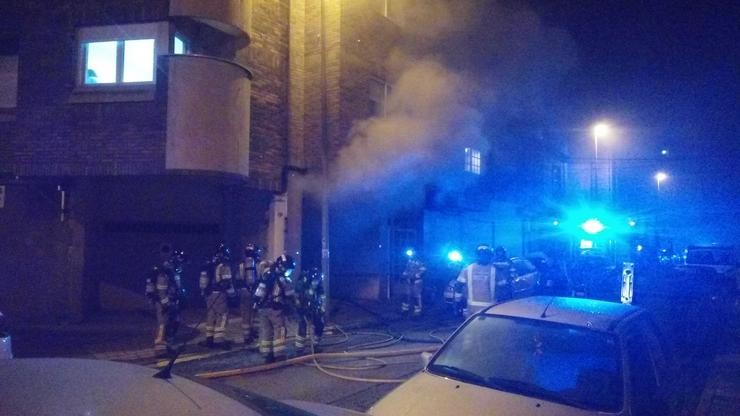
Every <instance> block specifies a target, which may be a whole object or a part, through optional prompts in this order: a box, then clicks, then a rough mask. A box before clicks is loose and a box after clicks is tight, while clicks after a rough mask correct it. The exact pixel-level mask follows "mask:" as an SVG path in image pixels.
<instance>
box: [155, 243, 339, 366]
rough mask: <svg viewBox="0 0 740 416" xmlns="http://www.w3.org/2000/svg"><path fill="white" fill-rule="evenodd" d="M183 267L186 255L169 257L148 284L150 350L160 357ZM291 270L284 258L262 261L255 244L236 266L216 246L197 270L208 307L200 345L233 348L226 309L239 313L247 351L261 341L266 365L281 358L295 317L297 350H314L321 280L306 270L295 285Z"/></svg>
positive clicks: (172, 329)
mask: <svg viewBox="0 0 740 416" xmlns="http://www.w3.org/2000/svg"><path fill="white" fill-rule="evenodd" d="M184 262H185V255H184V253H182V252H181V251H177V250H176V251H173V252H172V255H171V256H169V258H166V259H165V260H164V261H163V263H162V265H161V266H157V267H155V268H154V269H153V270H152V271H151V273H150V274H149V276H147V279H146V293H147V296H148V297H149V299H150V300H151V301H152V303H153V304H154V306H155V310H156V315H157V331H156V336H155V340H154V347H155V351H156V352H157V354H158V355H164V354H166V353H167V352H168V350H169V349H170V348H171V347H172V345H173V343H174V337H175V333H176V332H177V328H178V326H179V322H180V307H179V303H180V302H181V301H182V300H183V297H184V290H183V285H182V278H181V276H182V266H183V264H184ZM295 268H296V264H295V261H294V260H293V258H291V256H289V255H286V254H283V255H280V256H279V257H278V258H277V259H275V260H274V261H269V260H266V259H262V251H261V250H260V248H259V247H257V246H256V245H254V244H247V245H246V246H245V248H244V255H243V258H242V259H241V261H240V262H239V263H238V264H235V263H234V262H233V261H232V255H231V250H230V249H229V248H228V247H226V246H225V245H224V244H221V245H219V247H218V249H217V250H216V252H215V254H214V255H213V257H212V258H210V259H208V260H207V261H205V262H204V264H203V265H202V266H201V269H200V278H199V282H198V283H199V288H200V292H201V295H202V296H203V297H204V298H205V303H206V317H205V335H206V338H205V341H203V343H202V345H203V346H205V347H208V348H221V349H230V348H231V343H230V341H229V340H227V339H226V325H227V323H228V319H229V308H230V307H238V309H239V314H240V316H241V329H242V335H243V338H244V343H245V345H250V344H252V343H253V342H254V341H255V340H257V339H258V338H259V342H258V346H259V351H260V353H261V354H263V356H264V357H265V360H266V361H267V362H273V361H275V360H279V359H284V358H285V352H286V351H285V349H286V345H285V343H286V336H287V322H288V319H289V318H290V316H292V315H293V313H294V312H297V313H298V330H297V334H296V337H295V347H296V350H297V351H299V352H301V351H303V350H304V349H305V348H306V346H311V344H310V342H313V346H314V347H315V346H316V344H318V342H319V340H320V338H321V335H322V334H323V331H324V315H325V294H324V288H323V274H322V273H321V271H320V270H319V269H318V268H315V267H314V268H308V269H307V270H306V271H304V272H303V273H301V274H300V275H299V276H298V277H297V278H296V279H294V278H293V276H292V275H293V272H294V270H295ZM255 318H256V320H257V321H258V326H256V325H255V323H254V321H255ZM309 328H310V329H311V332H310V333H309Z"/></svg>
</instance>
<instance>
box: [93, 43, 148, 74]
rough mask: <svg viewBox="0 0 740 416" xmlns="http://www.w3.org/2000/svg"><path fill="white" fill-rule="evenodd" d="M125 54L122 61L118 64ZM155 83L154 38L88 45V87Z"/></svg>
mask: <svg viewBox="0 0 740 416" xmlns="http://www.w3.org/2000/svg"><path fill="white" fill-rule="evenodd" d="M119 51H122V52H123V53H122V55H123V62H119V61H118V56H119ZM152 81H154V39H137V40H126V41H107V42H89V43H86V44H85V84H116V83H121V82H123V83H131V82H152Z"/></svg>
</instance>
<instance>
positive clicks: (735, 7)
mask: <svg viewBox="0 0 740 416" xmlns="http://www.w3.org/2000/svg"><path fill="white" fill-rule="evenodd" d="M532 7H534V8H535V9H536V10H537V11H538V13H539V14H540V15H541V16H542V18H543V21H544V22H545V24H547V25H553V26H556V27H561V28H564V29H565V30H566V31H567V32H568V34H569V35H570V36H571V37H572V39H573V41H574V43H575V45H576V48H577V65H576V66H575V67H574V68H573V69H572V70H571V71H570V72H569V73H568V75H567V76H566V78H565V82H564V85H561V86H560V88H559V90H558V99H559V104H560V105H558V106H557V112H558V119H559V120H558V121H559V124H560V127H561V128H572V127H571V126H584V125H587V124H588V123H590V122H591V120H596V119H599V118H605V119H609V120H613V122H614V123H615V124H618V125H619V126H621V128H622V129H623V130H624V131H623V133H625V134H624V135H622V136H623V137H621V139H622V140H625V141H627V143H629V144H630V146H620V148H619V150H620V151H621V152H622V154H624V155H627V156H630V155H635V156H650V152H651V151H654V150H656V147H657V148H659V147H661V146H666V147H668V148H669V149H670V150H671V151H672V154H673V155H674V156H676V157H691V156H701V157H712V156H719V155H723V154H726V152H727V151H728V150H732V151H737V150H738V131H739V129H738V124H739V120H740V112H739V111H738V91H739V89H738V79H739V78H740V73H739V72H738V70H739V69H738V62H740V61H739V60H738V55H739V54H740V52H739V51H740V45H739V44H738V42H740V36H739V35H738V33H739V32H738V31H739V30H740V29H739V26H740V13H739V11H740V2H737V1H572V0H571V1H567V0H548V1H542V2H533V3H532ZM630 147H631V148H630ZM652 155H653V156H654V154H652Z"/></svg>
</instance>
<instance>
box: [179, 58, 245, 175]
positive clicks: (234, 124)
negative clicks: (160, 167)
mask: <svg viewBox="0 0 740 416" xmlns="http://www.w3.org/2000/svg"><path fill="white" fill-rule="evenodd" d="M166 60H167V64H166V65H165V67H166V69H167V75H168V80H167V163H166V166H167V169H182V170H210V171H218V172H229V173H235V174H240V175H244V176H249V125H250V120H249V117H250V109H249V97H250V94H251V85H250V83H251V81H250V79H249V73H248V72H246V70H245V69H244V68H242V67H240V66H238V65H236V64H233V63H230V62H226V61H222V60H216V59H211V58H205V57H195V56H170V57H168V58H167V59H166Z"/></svg>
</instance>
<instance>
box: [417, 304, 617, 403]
mask: <svg viewBox="0 0 740 416" xmlns="http://www.w3.org/2000/svg"><path fill="white" fill-rule="evenodd" d="M620 363H621V360H620V355H619V349H618V346H617V343H616V341H615V338H614V337H613V336H612V335H611V334H606V333H602V332H597V331H592V330H588V329H584V328H578V327H573V326H569V325H562V324H555V323H551V322H542V321H536V320H531V319H519V318H509V317H500V316H490V315H482V316H479V317H477V318H475V319H473V320H471V321H469V322H468V324H467V325H466V326H465V327H464V328H463V329H462V330H461V331H460V332H458V333H457V335H455V337H453V338H452V339H450V340H449V341H448V343H447V344H446V345H445V346H444V347H443V349H442V350H441V352H440V353H439V354H438V356H437V357H436V358H435V359H434V361H432V363H430V365H429V367H428V371H430V372H432V373H435V374H439V375H443V376H447V377H452V378H456V379H459V380H462V381H467V382H470V383H474V384H479V385H483V386H486V387H491V388H495V389H499V390H504V391H510V392H513V393H517V394H522V395H527V396H531V397H537V398H542V399H545V400H550V401H555V402H559V403H563V404H567V405H571V406H576V407H579V408H585V409H591V410H599V411H612V412H613V411H618V410H620V409H621V406H622V382H621V365H620Z"/></svg>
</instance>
